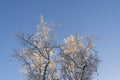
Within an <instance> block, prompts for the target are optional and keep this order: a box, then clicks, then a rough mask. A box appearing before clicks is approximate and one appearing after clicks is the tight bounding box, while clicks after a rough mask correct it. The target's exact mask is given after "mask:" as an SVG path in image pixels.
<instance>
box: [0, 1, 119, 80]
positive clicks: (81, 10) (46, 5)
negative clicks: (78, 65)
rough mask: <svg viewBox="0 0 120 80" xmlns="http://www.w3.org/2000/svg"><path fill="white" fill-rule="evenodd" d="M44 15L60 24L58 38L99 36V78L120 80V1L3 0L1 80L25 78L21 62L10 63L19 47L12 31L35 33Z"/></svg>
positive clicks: (0, 29)
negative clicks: (40, 17)
mask: <svg viewBox="0 0 120 80" xmlns="http://www.w3.org/2000/svg"><path fill="white" fill-rule="evenodd" d="M41 14H42V15H43V16H44V18H45V19H46V21H47V22H54V23H56V24H58V28H57V30H56V37H57V39H58V41H61V42H62V40H63V38H65V37H67V36H68V35H70V34H75V33H76V32H79V33H80V34H81V35H87V36H90V35H95V36H97V37H99V39H98V40H97V41H96V45H97V51H98V52H99V56H100V58H101V60H102V62H101V63H100V67H99V80H120V76H119V75H120V36H119V35H120V1H119V0H118V1H117V0H0V45H1V48H0V80H24V79H23V77H22V76H21V73H20V68H21V67H20V65H19V64H17V63H16V62H15V61H12V62H9V57H10V55H12V54H13V50H12V48H15V47H18V46H19V41H18V40H17V39H16V38H15V36H14V35H13V33H15V32H24V33H26V34H28V33H32V32H35V26H36V25H37V24H38V22H39V16H40V15H41Z"/></svg>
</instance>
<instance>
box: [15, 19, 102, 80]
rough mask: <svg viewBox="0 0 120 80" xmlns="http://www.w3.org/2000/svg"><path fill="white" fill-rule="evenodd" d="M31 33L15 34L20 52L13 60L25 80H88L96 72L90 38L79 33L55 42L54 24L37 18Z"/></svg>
mask: <svg viewBox="0 0 120 80" xmlns="http://www.w3.org/2000/svg"><path fill="white" fill-rule="evenodd" d="M36 29H37V31H36V33H34V34H31V35H28V36H25V35H24V33H21V34H15V35H16V37H17V38H18V39H19V40H20V42H21V45H22V49H19V50H17V49H15V54H14V55H13V57H15V58H16V59H17V61H19V62H20V63H22V73H23V75H24V76H25V78H26V80H91V79H92V78H93V75H94V74H95V73H97V68H98V63H99V61H100V60H99V58H98V55H97V54H96V53H95V52H96V51H95V44H94V37H82V36H79V34H76V35H75V36H73V35H71V36H69V37H67V38H65V39H64V43H63V44H59V45H58V43H55V34H54V29H55V25H53V24H48V23H46V22H45V21H44V19H43V17H40V23H39V24H38V25H37V27H36Z"/></svg>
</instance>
